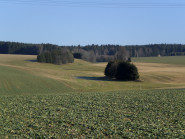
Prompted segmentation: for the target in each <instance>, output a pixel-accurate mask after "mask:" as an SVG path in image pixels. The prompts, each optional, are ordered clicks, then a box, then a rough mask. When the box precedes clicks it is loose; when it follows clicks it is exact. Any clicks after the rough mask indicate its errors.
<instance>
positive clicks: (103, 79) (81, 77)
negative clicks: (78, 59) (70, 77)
mask: <svg viewBox="0 0 185 139" xmlns="http://www.w3.org/2000/svg"><path fill="white" fill-rule="evenodd" d="M76 78H77V79H83V80H94V81H117V82H119V80H116V79H111V78H109V77H106V76H104V77H88V76H76Z"/></svg>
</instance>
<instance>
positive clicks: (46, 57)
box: [37, 49, 74, 65]
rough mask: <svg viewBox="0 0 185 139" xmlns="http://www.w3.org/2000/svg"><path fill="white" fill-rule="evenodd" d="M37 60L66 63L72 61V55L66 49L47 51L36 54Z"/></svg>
mask: <svg viewBox="0 0 185 139" xmlns="http://www.w3.org/2000/svg"><path fill="white" fill-rule="evenodd" d="M37 61H38V62H41V63H52V64H58V65H61V64H67V63H73V62H74V57H73V55H72V53H71V52H70V51H69V50H67V49H61V50H53V51H47V52H43V53H41V54H39V55H38V56H37Z"/></svg>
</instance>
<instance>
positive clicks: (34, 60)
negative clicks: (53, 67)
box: [25, 59, 37, 62]
mask: <svg viewBox="0 0 185 139" xmlns="http://www.w3.org/2000/svg"><path fill="white" fill-rule="evenodd" d="M25 61H28V62H37V60H36V59H31V60H25Z"/></svg>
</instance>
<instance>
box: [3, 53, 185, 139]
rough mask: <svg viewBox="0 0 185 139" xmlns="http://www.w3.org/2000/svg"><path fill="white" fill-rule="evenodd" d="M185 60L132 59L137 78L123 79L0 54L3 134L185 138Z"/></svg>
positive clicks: (97, 68)
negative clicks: (133, 80) (137, 72)
mask: <svg viewBox="0 0 185 139" xmlns="http://www.w3.org/2000/svg"><path fill="white" fill-rule="evenodd" d="M184 59H185V57H160V58H157V57H156V58H134V59H133V61H134V64H135V65H136V66H137V67H138V69H139V73H140V81H137V82H131V81H130V82H121V81H115V80H110V79H107V78H105V77H104V73H103V72H104V68H105V66H106V63H89V62H85V61H82V60H75V63H72V64H66V65H53V64H45V63H38V62H36V56H30V55H0V137H1V138H88V137H89V138H185V120H184V119H185V89H183V88H185V77H184V75H185V64H184V63H183V60H184ZM175 61H176V62H175Z"/></svg>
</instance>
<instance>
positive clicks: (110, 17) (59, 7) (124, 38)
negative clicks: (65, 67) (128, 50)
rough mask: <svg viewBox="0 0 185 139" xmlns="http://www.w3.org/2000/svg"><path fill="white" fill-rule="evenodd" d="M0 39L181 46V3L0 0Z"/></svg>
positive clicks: (184, 38)
mask: <svg viewBox="0 0 185 139" xmlns="http://www.w3.org/2000/svg"><path fill="white" fill-rule="evenodd" d="M0 41H14V42H24V43H52V44H57V45H88V44H99V45H101V44H118V45H135V44H137V45H141V44H154V43H155V44H156V43H178V44H179V43H181V44H185V1H184V0H88V1H87V0H86V1H85V0H0Z"/></svg>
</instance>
